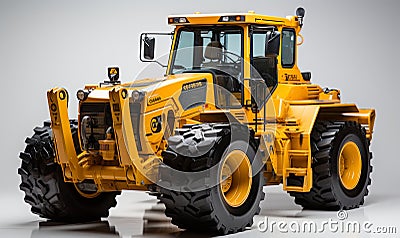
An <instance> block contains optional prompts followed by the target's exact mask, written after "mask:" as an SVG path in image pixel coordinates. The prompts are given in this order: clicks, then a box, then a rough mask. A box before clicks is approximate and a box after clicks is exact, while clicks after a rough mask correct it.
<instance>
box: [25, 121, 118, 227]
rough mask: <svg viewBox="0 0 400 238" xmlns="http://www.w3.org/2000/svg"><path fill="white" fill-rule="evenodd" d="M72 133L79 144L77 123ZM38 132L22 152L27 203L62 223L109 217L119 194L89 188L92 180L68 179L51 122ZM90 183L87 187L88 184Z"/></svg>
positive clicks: (42, 213) (37, 211) (39, 213)
mask: <svg viewBox="0 0 400 238" xmlns="http://www.w3.org/2000/svg"><path fill="white" fill-rule="evenodd" d="M70 126H71V132H72V136H73V138H74V142H75V145H79V143H78V141H77V122H76V121H71V125H70ZM34 132H35V134H34V135H33V136H32V137H30V138H27V139H26V143H27V145H26V148H25V151H24V152H21V154H20V158H21V159H22V163H21V167H20V168H19V169H18V174H20V176H21V184H20V189H21V190H22V191H23V192H25V198H24V200H25V202H27V203H28V204H30V205H31V211H32V212H33V213H35V214H38V215H39V216H41V217H43V218H48V219H51V220H55V221H61V222H81V221H93V220H99V219H100V218H101V217H107V216H108V210H109V209H110V208H111V207H113V206H115V205H116V204H117V202H116V200H115V197H116V195H117V194H118V193H116V192H107V193H99V192H96V190H95V189H91V191H88V190H87V189H86V190H85V189H84V188H85V187H87V186H88V184H89V186H91V187H94V184H93V183H91V184H90V182H88V183H86V182H85V183H81V184H73V183H67V182H64V177H63V172H62V170H61V167H60V166H59V165H58V164H57V163H55V162H54V158H55V151H54V145H53V141H52V131H51V128H50V122H45V123H44V126H43V127H37V128H35V129H34ZM85 185H86V186H85Z"/></svg>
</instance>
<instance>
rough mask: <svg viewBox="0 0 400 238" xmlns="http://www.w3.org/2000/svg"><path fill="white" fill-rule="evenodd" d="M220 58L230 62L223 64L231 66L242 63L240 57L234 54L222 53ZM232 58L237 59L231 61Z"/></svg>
mask: <svg viewBox="0 0 400 238" xmlns="http://www.w3.org/2000/svg"><path fill="white" fill-rule="evenodd" d="M221 56H223V57H224V58H225V59H228V60H230V61H231V62H224V63H233V64H239V63H240V62H241V61H242V57H241V56H240V55H237V54H235V53H232V52H230V51H222V52H221ZM232 56H234V57H236V58H237V59H236V60H235V59H233V58H232Z"/></svg>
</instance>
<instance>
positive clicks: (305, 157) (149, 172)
mask: <svg viewBox="0 0 400 238" xmlns="http://www.w3.org/2000/svg"><path fill="white" fill-rule="evenodd" d="M230 15H234V16H236V15H237V16H243V18H241V19H243V20H241V21H234V22H219V19H220V18H221V17H222V16H230ZM177 17H178V18H179V17H185V18H186V19H187V20H188V23H177V24H172V25H175V34H174V37H173V42H172V47H171V55H172V53H173V49H174V45H175V43H176V40H177V32H178V30H179V29H180V28H181V27H185V26H187V25H204V26H207V25H210V26H211V25H223V24H232V25H235V26H239V27H241V28H242V29H243V32H244V34H243V35H244V39H243V48H244V49H243V52H244V54H243V58H244V61H245V64H244V68H243V76H244V92H243V96H242V97H243V102H247V101H251V96H252V95H251V88H250V83H249V81H250V79H251V75H250V63H249V62H250V48H251V44H250V36H249V34H248V33H249V30H250V26H251V25H254V24H257V25H267V26H275V27H276V28H277V30H278V31H281V30H282V29H283V28H291V29H293V30H294V31H295V33H296V35H297V36H298V37H300V38H301V39H302V36H301V35H300V30H301V27H300V26H299V22H298V18H297V17H296V16H290V17H286V18H280V17H271V16H264V15H259V14H255V13H252V12H250V13H243V14H214V15H207V14H193V15H182V16H170V17H169V19H171V18H172V19H173V18H177ZM302 41H303V40H301V42H302ZM301 42H299V43H298V44H297V45H299V44H300V43H301ZM296 48H297V47H296ZM296 51H297V49H296ZM280 55H281V54H279V55H278V60H277V61H278V64H277V72H278V84H277V87H276V88H275V90H274V91H273V93H272V95H271V96H270V97H269V99H268V101H267V103H266V105H265V106H264V107H263V108H261V110H260V111H259V112H258V113H254V112H252V110H251V108H249V107H246V106H243V107H241V108H238V109H229V110H227V109H218V108H217V107H216V106H215V103H214V102H215V93H214V91H215V90H216V89H215V88H214V85H213V76H212V75H211V74H210V73H185V74H176V75H166V76H165V77H161V78H157V79H141V80H136V81H134V82H133V83H125V84H118V85H112V84H111V85H86V87H85V90H89V91H90V94H89V95H88V98H87V99H86V100H85V101H81V102H80V106H81V105H82V104H88V103H105V104H108V105H109V107H110V110H111V115H112V124H113V125H112V127H113V129H114V140H115V153H113V151H110V149H109V147H107V146H105V147H102V148H103V150H102V151H95V150H89V151H87V150H85V151H84V152H82V153H78V154H77V152H76V151H81V148H79V149H78V150H77V148H75V147H74V142H73V138H72V134H71V131H70V123H69V117H68V108H67V105H68V103H67V101H68V93H67V91H66V90H65V89H62V88H53V89H51V90H49V91H48V93H47V97H48V103H49V111H50V116H51V121H52V130H53V134H54V142H55V146H56V154H57V156H56V162H57V163H59V164H60V166H61V167H62V169H63V172H64V178H65V181H66V182H73V183H77V182H81V181H84V180H93V181H94V182H95V184H96V185H97V189H98V190H99V191H119V190H123V189H142V190H145V189H148V186H149V185H151V184H153V183H154V181H155V180H156V179H157V178H156V177H157V172H158V171H157V169H156V167H157V165H158V164H159V162H160V161H162V157H161V152H162V151H163V150H165V149H166V147H167V138H168V136H169V135H171V134H172V132H173V131H174V129H176V128H179V127H181V126H183V125H184V124H200V123H205V122H225V121H226V116H224V115H225V114H229V115H232V116H233V117H234V118H235V119H236V120H237V121H239V122H241V123H243V124H247V125H248V127H249V128H250V129H252V130H253V131H255V137H256V139H258V140H259V141H260V147H259V151H258V152H257V153H261V152H264V156H263V161H264V163H265V172H264V175H265V177H266V178H267V181H268V182H267V185H273V184H280V183H283V188H284V189H285V190H287V191H297V192H307V191H310V189H311V187H312V170H311V163H312V158H311V145H310V134H311V131H312V129H313V126H314V123H315V122H316V121H317V120H340V121H356V122H358V123H360V124H361V125H362V126H364V127H365V128H366V134H367V138H368V139H369V140H371V139H372V132H373V127H374V120H375V111H374V109H359V108H358V107H357V106H356V105H355V104H344V103H341V101H340V91H338V90H333V91H323V90H322V88H321V87H320V86H319V85H315V84H312V83H311V82H310V81H306V80H304V79H303V76H302V74H301V72H300V70H299V69H298V67H297V62H296V59H295V64H294V65H293V67H290V68H285V67H282V65H281V63H280V62H281V59H280V57H281V56H280ZM295 56H297V53H295ZM172 60H173V59H172V56H171V57H170V59H169V66H168V69H167V72H168V71H169V67H170V65H171V62H172ZM149 85H151V87H149ZM205 85H207V87H206V101H207V102H206V103H205V104H204V105H201V106H196V107H191V108H190V109H188V110H185V109H184V108H183V107H182V105H181V104H180V103H179V97H180V95H181V93H182V92H183V91H184V90H185V87H187V88H195V87H205ZM136 90H140V91H143V92H145V95H144V100H143V102H142V105H141V107H140V123H139V125H138V126H139V128H140V133H136V134H135V133H134V130H135V129H134V126H133V124H132V120H133V118H132V116H133V115H132V113H131V109H130V104H131V102H132V100H133V97H132V96H131V95H132V93H133V92H134V91H136ZM81 114H82V113H81ZM171 115H173V117H171ZM261 115H267V116H266V118H265V120H264V122H263V123H256V124H254V123H251V122H254V121H255V120H257V118H260V116H261ZM270 115H271V116H270ZM272 115H273V116H272ZM155 118H156V119H155ZM157 118H161V119H160V120H159V121H157ZM168 118H172V119H171V121H168ZM81 119H82V118H81V116H79V121H81ZM133 121H135V120H133ZM158 127H159V128H158ZM154 131H160V132H162V133H155V132H154ZM81 133H82V131H81V130H79V137H80V136H81ZM137 140H140V141H141V144H142V148H140V149H138V148H137V143H136V142H137ZM108 142H110V140H107V141H104V143H105V144H107V143H108ZM81 147H82V144H81ZM107 148H108V150H107ZM351 148H352V146H351V145H349V146H348V148H347V147H346V148H344V149H343V151H342V154H343V156H344V158H348V156H347V153H352V152H348V151H351V150H352V149H351ZM102 154H107V156H106V158H103V156H102ZM110 154H111V155H110ZM112 154H114V157H115V158H114V159H112ZM233 157H234V156H233ZM349 161H350V162H349ZM354 161H356V159H354V160H353V159H349V160H344V161H343V164H344V166H345V167H346V165H349V163H350V164H352V163H353V162H354ZM354 163H355V162H354ZM356 165H357V164H355V165H354V166H356ZM351 166H353V165H351ZM351 166H350V167H351ZM242 167H243V171H245V170H246V168H247V169H248V167H246V164H244V165H243V166H242ZM226 170H228V169H226ZM346 171H347V172H346ZM349 171H350V172H349ZM225 172H226V173H229V171H225ZM343 173H344V174H345V175H344V176H343V177H342V181H344V184H347V186H348V187H352V186H353V182H354V181H355V180H351V179H348V177H349V176H350V175H348V173H351V170H349V169H347V170H346V169H344V170H343ZM346 173H347V175H346ZM290 174H294V175H295V176H303V177H304V184H303V186H289V185H287V184H286V178H287V177H288V176H289V175H290ZM233 176H235V175H234V174H233ZM346 181H348V182H346ZM250 182H251V180H250V181H249V183H250ZM233 185H234V184H230V182H229V180H226V181H225V182H224V183H222V184H221V190H222V191H225V192H229V191H230V189H232V188H233V189H235V187H234V186H233ZM232 186H233V187H232ZM237 188H238V187H236V189H237ZM246 188H247V189H248V188H250V185H249V186H247V187H246ZM243 194H244V195H243V196H239V198H232V199H230V198H228V197H227V198H226V200H227V201H228V202H230V203H231V204H232V205H233V206H235V205H240V204H241V202H242V201H244V200H243V198H244V197H246V194H248V193H243Z"/></svg>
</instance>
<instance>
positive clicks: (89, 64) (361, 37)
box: [0, 0, 400, 219]
mask: <svg viewBox="0 0 400 238" xmlns="http://www.w3.org/2000/svg"><path fill="white" fill-rule="evenodd" d="M298 6H303V7H304V8H305V9H306V17H305V24H304V27H303V30H302V35H303V36H304V39H305V42H304V44H303V45H302V46H301V47H300V49H299V54H298V65H299V67H300V68H301V69H302V70H303V71H306V70H310V71H312V81H313V82H314V83H317V84H320V85H322V86H323V87H325V86H328V87H331V88H339V89H340V90H341V92H342V94H341V95H342V100H343V102H356V103H357V104H358V105H359V106H360V107H366V108H370V107H372V108H375V109H376V113H377V119H376V126H375V132H374V139H373V141H372V146H371V150H372V151H373V152H374V159H373V166H374V171H373V174H372V185H371V188H370V190H371V194H372V196H375V198H376V199H377V200H374V201H379V199H380V198H382V199H383V198H387V197H393V198H396V199H397V198H398V195H399V194H400V192H399V189H398V186H397V185H398V181H399V179H400V176H399V174H400V173H399V172H398V168H399V167H400V158H399V157H400V156H399V153H398V148H399V142H398V141H399V139H398V138H399V136H398V134H399V131H400V126H399V124H400V123H399V122H398V121H399V116H400V112H399V111H400V106H399V99H398V97H399V96H398V92H399V90H400V83H399V81H400V78H399V73H398V69H399V59H400V57H399V56H400V47H399V39H400V33H399V27H398V22H399V20H398V11H399V9H400V2H399V1H396V0H382V1H370V0H369V1H362V0H353V1H347V0H335V1H333V0H330V1H317V0H315V1H311V0H307V1H298V0H294V1H282V0H268V1H267V0H264V1H259V0H249V1H240V0H231V1H220V0H202V1H198V0H186V1H178V0H169V1H161V0H160V1H156V0H153V1H133V0H130V1H128V0H119V1H104V0H96V1H95V0H86V1H77V0H72V1H60V0H51V1H50V0H41V1H28V0H27V1H21V0H9V1H5V0H0V76H1V78H2V79H1V88H2V89H1V93H0V103H1V107H0V108H1V114H0V115H1V116H0V123H1V124H0V128H1V129H0V149H1V155H2V156H1V157H2V158H1V165H0V176H1V177H0V178H1V179H0V187H1V197H2V198H7V201H12V202H11V204H4V203H3V204H2V205H3V206H4V209H6V210H5V211H4V210H3V211H2V212H3V213H4V212H5V213H7V211H8V212H10V213H15V211H16V210H15V209H14V210H13V208H12V207H22V208H23V209H25V210H29V207H28V206H26V205H24V202H23V194H22V193H21V192H19V190H18V184H19V177H18V176H17V168H18V166H19V164H20V161H19V159H18V154H19V152H20V151H22V150H23V149H24V139H25V137H27V136H30V135H31V134H32V129H33V127H35V126H36V125H41V124H42V121H43V120H45V119H47V118H48V117H49V116H48V111H47V101H46V91H47V90H48V89H50V88H51V87H54V86H62V87H65V88H67V89H68V90H69V91H70V94H71V97H70V99H71V101H70V116H71V117H74V116H76V111H77V109H76V100H75V92H76V91H77V90H78V89H80V88H82V87H83V86H84V84H85V83H98V82H101V81H103V80H105V79H106V77H107V75H106V68H107V67H108V66H110V65H118V66H119V67H120V70H121V77H120V78H121V80H122V81H123V82H127V81H132V80H134V79H136V78H137V75H141V73H140V72H141V71H142V70H143V68H144V67H146V66H147V64H144V63H141V62H140V61H139V59H138V55H139V53H138V49H139V35H140V33H141V32H149V31H150V32H155V31H162V32H169V31H172V30H173V29H172V28H171V27H169V26H168V25H167V24H166V23H167V15H169V14H180V13H194V12H196V11H200V12H202V13H214V12H247V11H248V10H255V11H256V12H257V13H262V14H266V15H276V16H286V15H293V14H294V12H295V9H296V8H297V7H298ZM150 67H155V68H156V67H158V66H155V65H153V66H150ZM366 205H367V206H368V198H367V200H366ZM23 209H20V210H21V211H22V210H23ZM20 210H18V211H20ZM397 210H398V209H397ZM33 219H35V218H34V217H33Z"/></svg>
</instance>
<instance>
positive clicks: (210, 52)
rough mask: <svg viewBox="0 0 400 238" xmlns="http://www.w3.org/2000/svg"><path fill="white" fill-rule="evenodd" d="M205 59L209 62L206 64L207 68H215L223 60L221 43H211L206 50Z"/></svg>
mask: <svg viewBox="0 0 400 238" xmlns="http://www.w3.org/2000/svg"><path fill="white" fill-rule="evenodd" d="M204 58H205V59H207V60H209V61H208V62H204V63H203V66H205V67H215V66H216V65H217V64H218V63H220V62H221V59H222V44H221V42H219V41H211V42H210V43H208V44H207V46H206V49H205V50H204Z"/></svg>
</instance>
